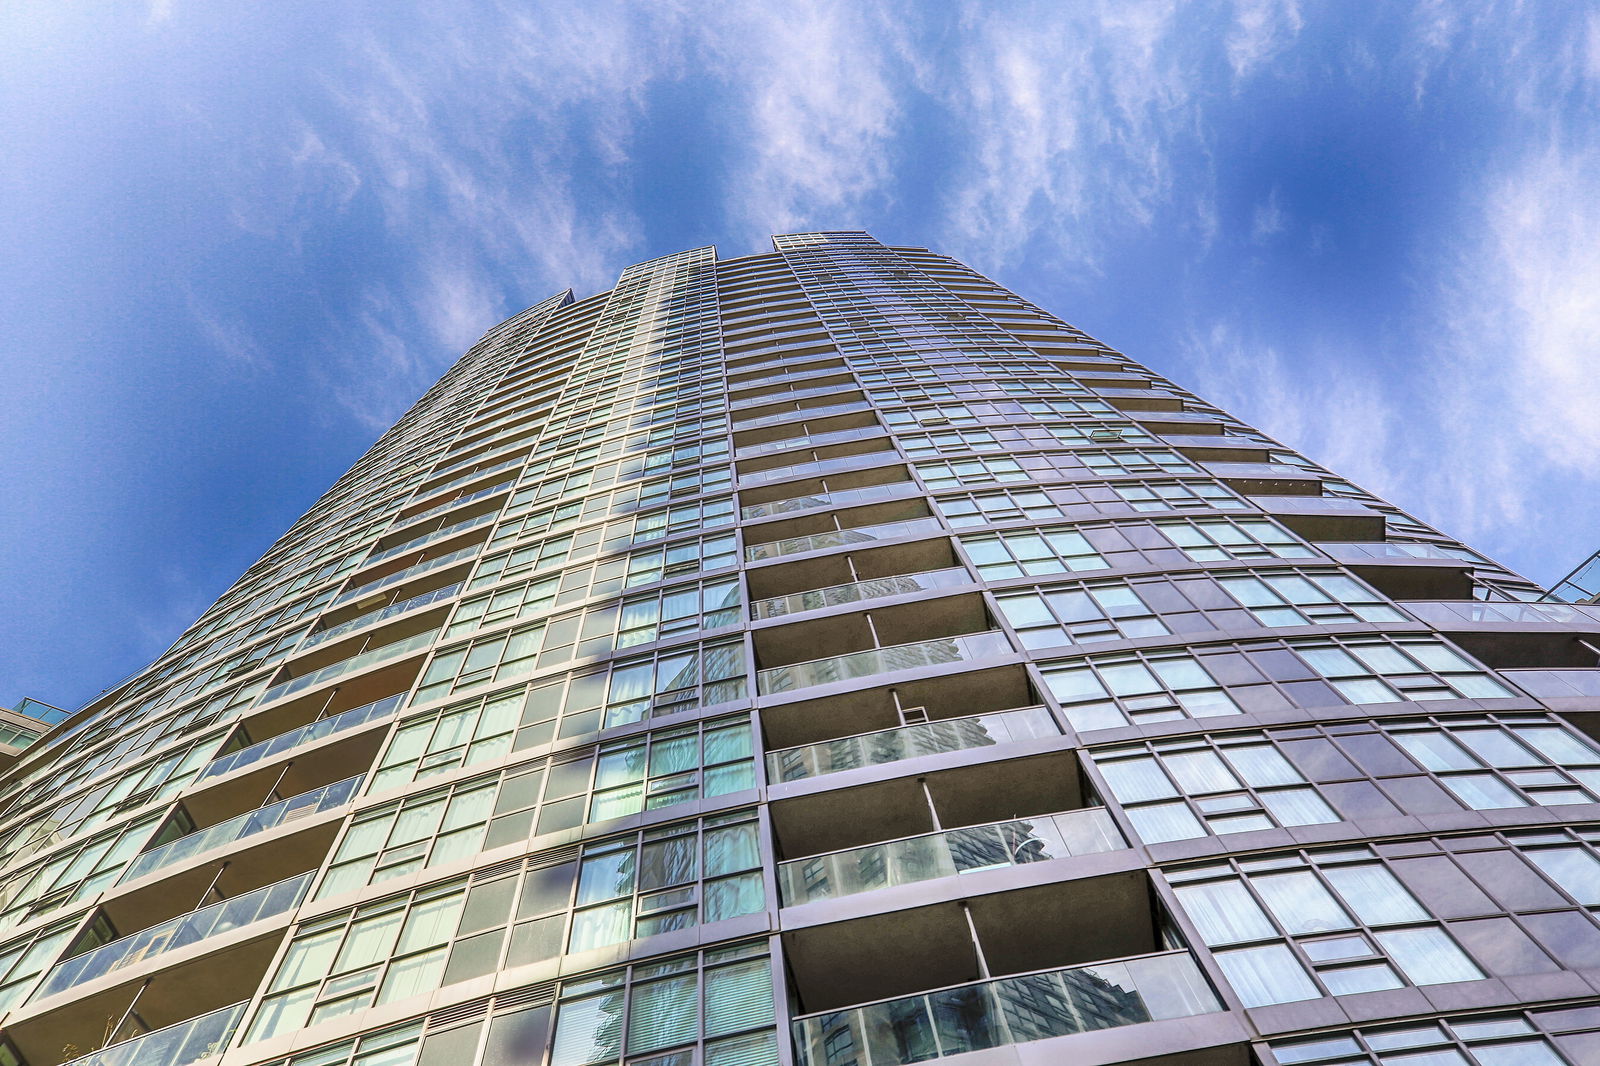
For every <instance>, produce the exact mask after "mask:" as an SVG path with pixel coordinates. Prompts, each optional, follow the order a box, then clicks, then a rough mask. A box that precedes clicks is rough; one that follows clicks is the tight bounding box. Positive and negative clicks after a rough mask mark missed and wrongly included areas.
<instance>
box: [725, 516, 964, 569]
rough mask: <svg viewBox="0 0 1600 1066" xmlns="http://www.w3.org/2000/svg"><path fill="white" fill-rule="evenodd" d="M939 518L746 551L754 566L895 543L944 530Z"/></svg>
mask: <svg viewBox="0 0 1600 1066" xmlns="http://www.w3.org/2000/svg"><path fill="white" fill-rule="evenodd" d="M943 528H944V527H943V526H941V525H940V524H939V520H938V519H937V518H931V517H930V518H911V519H907V520H906V521H904V522H883V523H880V524H879V525H875V526H856V527H854V528H853V529H834V530H829V531H828V532H826V533H813V534H811V535H810V536H806V537H785V538H784V539H783V540H773V541H768V542H767V543H765V544H752V545H750V546H749V547H748V548H746V549H745V550H744V557H745V558H746V559H747V560H749V561H750V562H759V561H760V560H762V559H776V558H779V557H780V556H784V555H798V554H799V553H801V552H814V551H821V550H822V549H824V548H842V547H844V546H845V545H846V544H866V543H868V542H870V541H875V540H894V539H895V538H897V537H911V536H915V535H917V534H918V533H937V532H940V531H942V530H943Z"/></svg>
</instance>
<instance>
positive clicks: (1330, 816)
mask: <svg viewBox="0 0 1600 1066" xmlns="http://www.w3.org/2000/svg"><path fill="white" fill-rule="evenodd" d="M1094 761H1095V765H1096V766H1097V767H1099V770H1100V775H1101V776H1102V777H1103V778H1104V779H1105V781H1106V785H1107V787H1108V788H1110V790H1111V794H1112V795H1113V796H1115V797H1116V798H1117V801H1118V802H1119V803H1120V804H1121V805H1122V807H1123V809H1124V810H1125V811H1126V812H1127V814H1128V817H1129V819H1131V820H1132V822H1133V824H1134V828H1136V829H1137V830H1138V832H1139V836H1140V837H1141V838H1142V839H1143V840H1144V841H1145V843H1147V844H1157V843H1161V842H1164V841H1168V840H1183V839H1186V838H1189V837H1198V836H1204V835H1206V833H1207V832H1208V831H1209V832H1212V833H1243V832H1250V831H1252V830H1256V829H1271V828H1274V827H1277V826H1297V825H1317V824H1322V823H1327V822H1336V821H1338V820H1339V816H1338V815H1337V814H1335V813H1334V812H1333V810H1332V809H1331V808H1330V807H1329V806H1328V805H1327V803H1325V802H1324V801H1323V799H1322V797H1321V796H1320V795H1319V794H1318V793H1317V791H1316V789H1315V788H1313V787H1312V786H1311V785H1310V783H1309V782H1307V781H1306V779H1305V777H1304V776H1302V775H1301V773H1300V771H1299V770H1297V769H1295V768H1294V767H1293V766H1292V765H1290V763H1289V761H1288V760H1287V759H1285V758H1284V757H1283V755H1282V754H1281V753H1279V751H1278V749H1277V748H1276V747H1275V746H1273V745H1272V744H1270V743H1268V742H1267V740H1266V738H1265V736H1264V735H1263V734H1260V733H1254V734H1234V735H1232V736H1225V737H1216V738H1200V739H1194V740H1172V741H1156V742H1152V743H1150V744H1141V745H1136V746H1133V747H1119V748H1110V749H1102V750H1100V751H1097V752H1096V753H1095V754H1094Z"/></svg>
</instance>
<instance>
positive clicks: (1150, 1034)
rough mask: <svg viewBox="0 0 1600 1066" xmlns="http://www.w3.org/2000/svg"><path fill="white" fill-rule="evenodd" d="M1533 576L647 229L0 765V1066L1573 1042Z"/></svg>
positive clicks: (1579, 753)
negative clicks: (679, 246)
mask: <svg viewBox="0 0 1600 1066" xmlns="http://www.w3.org/2000/svg"><path fill="white" fill-rule="evenodd" d="M1320 414H1321V417H1327V418H1338V417H1339V405H1338V398H1337V397H1336V396H1330V397H1328V405H1327V409H1326V410H1325V411H1324V412H1321V413H1320ZM1542 594H1543V590H1541V589H1539V588H1538V587H1536V586H1534V585H1532V584H1531V583H1529V582H1527V581H1525V580H1523V579H1522V578H1519V577H1518V576H1516V575H1515V574H1513V573H1510V572H1508V571H1507V570H1505V569H1504V568H1502V567H1500V566H1498V565H1496V564H1495V563H1494V562H1492V561H1490V560H1489V559H1486V558H1484V557H1483V556H1482V555H1479V554H1477V553H1475V552H1473V551H1472V550H1470V549H1469V548H1467V547H1465V546H1463V545H1461V544H1459V543H1457V542H1455V541H1453V540H1451V539H1450V538H1448V537H1446V536H1444V535H1442V534H1440V533H1438V532H1436V531H1435V530H1433V529H1431V528H1429V527H1428V526H1426V525H1424V524H1423V523H1421V522H1418V521H1417V520H1416V519H1414V518H1412V517H1410V516H1409V515H1407V514H1405V513H1403V512H1402V511H1400V510H1399V509H1397V508H1395V507H1393V506H1391V505H1390V504H1388V503H1385V502H1384V501H1383V500H1380V499H1377V498H1376V497H1374V496H1372V495H1371V494H1370V493H1367V492H1365V491H1363V490H1362V489H1360V488H1358V487H1357V486H1355V485H1353V484H1351V483H1350V482H1348V481H1345V480H1342V479H1340V478H1339V477H1338V476H1337V475H1335V474H1333V473H1330V472H1328V471H1326V470H1324V469H1322V468H1321V467H1319V466H1317V465H1316V464H1315V463H1313V462H1311V461H1309V460H1308V459H1306V458H1303V457H1302V456H1300V455H1298V454H1296V453H1295V452H1294V451H1293V450H1291V449H1289V448H1286V447H1284V446H1283V445H1281V444H1279V443H1278V442H1276V441H1273V440H1271V439H1269V438H1267V437H1266V436H1263V435H1262V434H1261V433H1259V432H1257V431H1255V430H1253V429H1251V428H1249V427H1248V426H1245V425H1243V424H1241V423H1240V422H1239V421H1238V420H1236V419H1234V418H1232V417H1231V416H1229V415H1228V414H1226V413H1224V412H1222V411H1220V410H1218V409H1217V408H1215V407H1213V406H1211V405H1209V404H1207V403H1205V402H1204V401H1202V400H1200V399H1198V398H1196V397H1195V396H1193V395H1192V394H1190V393H1188V392H1186V391H1184V390H1183V389H1182V388H1179V387H1178V386H1176V385H1174V384H1172V383H1171V382H1169V381H1166V380H1164V379H1163V378H1161V377H1160V376H1158V375H1156V374H1153V373H1152V372H1150V371H1149V370H1147V369H1145V368H1144V367H1142V366H1140V365H1139V364H1137V363H1134V362H1132V361H1131V360H1129V359H1127V358H1125V357H1124V356H1122V355H1121V354H1119V353H1117V352H1115V351H1112V350H1111V349H1109V348H1107V347H1106V346H1105V345H1103V344H1100V343H1099V342H1097V341H1095V340H1093V339H1091V338H1090V337H1088V336H1086V335H1084V334H1083V333H1081V332H1079V331H1078V330H1076V329H1074V328H1073V327H1071V326H1069V325H1066V324H1065V323H1063V322H1062V321H1060V320H1059V319H1056V318H1054V317H1053V316H1051V315H1050V314H1048V313H1046V312H1045V311H1042V310H1040V309H1039V308H1037V307H1035V306H1033V305H1032V304H1030V303H1028V302H1027V301H1025V300H1023V299H1021V298H1019V297H1017V296H1016V295H1014V294H1012V293H1010V292H1008V291H1006V290H1005V289H1004V288H1002V287H1000V286H999V285H996V284H994V283H993V282H991V281H988V280H986V279H985V278H983V277H981V276H979V275H978V274H976V273H975V272H973V271H972V270H970V269H968V268H967V267H965V266H963V265H961V264H960V263H958V262H956V261H954V260H952V259H950V258H947V257H945V256H942V255H938V254H935V253H933V252H930V251H927V250H925V249H921V248H891V247H886V246H885V245H883V244H880V243H879V242H877V241H876V240H874V239H872V238H871V237H869V236H867V235H866V234H861V233H809V234H796V235H789V236H782V237H778V238H777V239H776V240H775V250H774V251H773V252H771V253H769V254H762V255H752V256H745V257H741V258H736V259H727V260H719V259H718V258H717V256H716V254H715V252H714V251H713V250H712V249H710V248H699V249H694V250H692V251H687V252H683V253H680V254H677V255H670V256H665V257H663V258H660V259H654V260H651V261H649V262H646V263H641V264H639V265H637V266H633V267H630V268H628V269H627V270H626V271H624V272H623V274H622V276H621V279H620V281H619V282H618V284H617V287H616V288H615V289H613V290H612V291H611V292H608V293H603V294H601V295H598V296H594V297H591V298H589V299H585V300H580V301H574V300H573V299H572V297H571V295H570V294H567V293H563V294H561V295H558V296H556V297H552V298H551V299H549V300H546V301H545V302H543V303H541V304H538V305H537V306H535V307H533V308H531V309H530V310H528V311H525V312H523V313H522V314H520V315H517V316H516V317H515V318H512V319H511V320H509V321H507V322H505V323H503V324H501V325H499V326H497V327H495V328H494V329H493V330H491V331H490V332H489V333H488V334H487V335H486V336H485V337H484V339H483V340H482V341H481V342H480V343H479V344H477V345H476V346H475V347H473V348H472V350H471V351H469V352H468V353H467V354H466V355H465V356H464V357H463V358H462V359H461V360H460V361H459V362H458V363H457V364H456V366H455V367H454V368H453V369H452V370H451V371H450V372H449V373H448V374H446V375H445V377H444V378H443V379H442V380H441V381H440V382H439V383H438V384H437V385H436V386H435V387H434V388H433V389H432V390H430V391H429V392H428V394H427V395H426V396H424V397H423V398H422V400H421V401H420V402H419V403H418V404H417V405H416V406H415V407H414V408H413V409H412V410H411V411H410V412H409V413H408V414H407V415H406V416H405V417H404V418H402V419H401V420H400V422H399V423H398V424H397V425H396V426H395V427H394V428H393V429H391V430H390V431H389V432H388V433H386V434H384V436H383V437H382V438H380V439H379V441H378V442H377V444H376V445H375V446H374V447H373V449H372V450H371V451H370V452H369V453H368V454H367V455H366V456H365V457H364V458H362V459H361V460H360V461H359V462H358V463H357V464H356V465H355V466H354V467H353V468H352V469H351V470H350V472H349V473H348V474H346V475H345V476H344V477H343V478H341V479H340V480H339V481H338V482H337V483H336V484H335V485H334V486H333V488H332V489H331V490H330V491H329V492H328V493H327V494H326V495H325V496H324V497H323V498H322V499H321V500H319V501H318V502H317V504H316V505H315V506H314V507H312V509H311V510H310V511H309V512H308V513H307V514H306V515H305V517H304V518H302V519H301V520H300V521H299V522H298V523H296V524H295V526H294V527H293V528H292V529H290V530H289V532H288V533H287V534H285V535H284V537H283V538H282V539H281V540H280V541H279V542H278V543H277V544H276V545H274V546H273V547H272V549H271V550H270V551H268V552H267V554H266V555H265V556H264V557H263V558H262V559H261V561H260V562H258V563H257V564H255V565H254V566H252V567H251V568H250V569H249V570H247V571H246V572H245V574H244V575H243V577H241V578H240V579H239V581H238V582H237V583H236V584H235V585H234V586H233V588H231V589H230V590H229V591H228V592H227V593H226V594H225V595H224V596H223V597H222V598H221V599H220V600H218V601H217V603H216V604H215V605H214V606H212V607H211V608H210V609H209V610H208V611H206V613H205V614H204V615H203V616H202V617H201V618H200V620H199V621H198V622H196V623H195V625H194V626H192V627H191V628H190V629H189V630H188V631H187V632H185V633H184V634H183V636H182V637H181V638H180V639H179V640H178V642H177V643H176V644H175V645H173V647H172V648H171V649H170V650H168V651H167V652H166V653H165V654H164V655H162V656H161V658H160V659H158V660H157V661H156V662H155V663H154V664H153V665H152V666H151V667H150V668H149V669H147V670H145V671H144V672H142V673H140V674H139V675H137V676H136V677H134V678H132V679H131V680H129V681H127V682H125V683H123V684H121V685H119V686H118V687H116V688H115V689H114V690H112V691H109V692H107V693H106V694H105V695H103V696H102V697H100V698H98V699H96V700H95V701H93V702H92V703H91V704H90V705H88V706H87V707H85V708H84V709H82V710H81V711H79V712H77V713H75V714H74V715H73V716H72V717H70V718H69V719H68V720H66V721H65V722H63V723H62V724H60V725H59V726H57V727H56V728H54V729H53V730H52V731H51V733H50V734H48V735H47V736H45V737H44V738H43V739H42V740H40V741H38V742H37V743H34V744H33V745H31V746H30V747H28V748H27V749H26V750H25V751H24V752H23V753H22V756H21V758H20V760H19V761H18V762H17V764H16V765H15V766H14V767H13V768H12V769H11V770H10V771H9V772H8V773H7V774H6V776H4V777H3V778H0V819H3V820H0V857H3V863H4V866H3V874H0V1012H3V1027H4V1040H3V1043H0V1063H4V1064H6V1066H15V1064H17V1063H19V1062H25V1063H27V1064H29V1066H57V1064H59V1063H62V1062H65V1061H73V1062H76V1063H78V1064H79V1066H190V1064H192V1063H196V1062H199V1061H201V1060H205V1061H206V1062H208V1063H213V1062H214V1063H218V1064H219V1066H254V1064H263V1063H276V1064H285V1066H475V1064H482V1066H511V1064H527V1066H607V1064H610V1066H774V1064H780V1063H781V1064H783V1066H902V1064H908V1063H913V1062H923V1061H927V1060H930V1059H936V1058H952V1059H960V1061H961V1062H962V1063H963V1064H967V1066H1034V1064H1044V1063H1071V1064H1074V1066H1097V1064H1105V1063H1116V1062H1160V1063H1165V1064H1171V1066H1247V1064H1250V1063H1260V1064H1263V1066H1271V1064H1281V1066H1302V1064H1307V1066H1353V1064H1360V1063H1374V1064H1383V1066H1554V1064H1559V1063H1561V1062H1566V1063H1570V1064H1573V1066H1585V1064H1594V1063H1597V1062H1600V914H1597V912H1596V908H1600V852H1597V850H1596V849H1597V844H1600V747H1597V746H1596V744H1595V742H1594V740H1593V739H1592V738H1593V736H1594V734H1595V733H1596V730H1597V729H1600V715H1597V714H1596V712H1597V710H1600V668H1597V662H1600V652H1597V647H1600V608H1595V607H1583V606H1571V605H1565V604H1556V603H1549V602H1535V601H1537V600H1538V599H1539V597H1540V596H1541V595H1542Z"/></svg>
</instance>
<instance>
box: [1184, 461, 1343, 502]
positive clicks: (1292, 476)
mask: <svg viewBox="0 0 1600 1066" xmlns="http://www.w3.org/2000/svg"><path fill="white" fill-rule="evenodd" d="M1202 465H1203V466H1204V467H1205V469H1206V471H1207V473H1210V474H1211V475H1213V476H1214V477H1217V478H1220V479H1221V480H1222V482H1223V484H1225V485H1227V486H1228V487H1229V488H1230V489H1233V490H1234V491H1235V492H1238V493H1241V494H1243V495H1245V496H1320V495H1321V494H1322V475H1321V474H1318V473H1315V472H1314V471H1311V470H1302V469H1300V468H1299V467H1298V466H1289V465H1287V464H1286V463H1217V462H1212V463H1203V464H1202Z"/></svg>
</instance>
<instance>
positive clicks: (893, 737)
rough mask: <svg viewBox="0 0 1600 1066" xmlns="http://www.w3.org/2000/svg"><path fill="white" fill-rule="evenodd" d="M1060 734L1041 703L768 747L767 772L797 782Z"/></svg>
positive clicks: (773, 778) (1059, 729) (772, 776)
mask: <svg viewBox="0 0 1600 1066" xmlns="http://www.w3.org/2000/svg"><path fill="white" fill-rule="evenodd" d="M1060 735H1061V728H1060V727H1059V726H1058V725H1056V722H1055V719H1054V718H1052V717H1051V716H1050V712H1049V711H1047V710H1045V709H1044V708H1043V707H1023V708H1020V709H1018V710H1014V711H998V712H995V713H993V714H977V715H971V716H969V717H966V718H950V719H946V720H944V721H938V722H918V723H916V724H913V725H903V726H899V727H897V728H894V729H880V730H877V731H875V732H872V733H862V734H859V735H858V736H853V737H841V738H839V739H838V740H825V741H822V742H820V743H817V744H802V745H798V746H796V747H792V748H783V749H780V750H778V751H773V752H769V753H768V754H767V777H768V779H769V780H772V781H803V780H806V779H808V778H813V777H823V776H825V775H827V774H836V773H842V772H843V771H846V770H857V769H860V768H861V767H863V766H883V765H886V764H888V763H896V762H901V761H903V760H906V759H915V758H918V757H920V756H923V755H943V754H945V753H947V752H952V751H972V750H974V749H978V748H988V747H993V746H994V745H997V744H1015V743H1019V742H1021V741H1025V740H1038V739H1039V738H1041V737H1057V736H1060Z"/></svg>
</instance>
